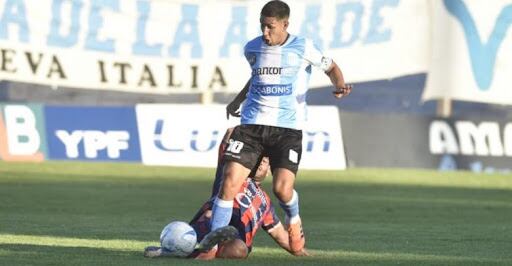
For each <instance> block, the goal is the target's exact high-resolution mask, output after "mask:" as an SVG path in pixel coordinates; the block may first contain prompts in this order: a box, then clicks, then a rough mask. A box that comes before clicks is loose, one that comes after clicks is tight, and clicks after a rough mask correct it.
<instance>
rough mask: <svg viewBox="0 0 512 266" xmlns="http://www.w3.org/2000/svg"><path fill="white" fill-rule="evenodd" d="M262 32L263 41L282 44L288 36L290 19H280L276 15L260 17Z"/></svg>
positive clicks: (268, 43) (269, 43) (270, 43)
mask: <svg viewBox="0 0 512 266" xmlns="http://www.w3.org/2000/svg"><path fill="white" fill-rule="evenodd" d="M260 26H261V32H262V33H263V41H265V43H266V44H267V45H270V46H272V45H280V44H282V43H283V42H284V41H285V40H286V37H287V36H288V33H287V32H286V29H287V28H288V19H287V18H284V19H278V18H274V17H263V16H262V17H260Z"/></svg>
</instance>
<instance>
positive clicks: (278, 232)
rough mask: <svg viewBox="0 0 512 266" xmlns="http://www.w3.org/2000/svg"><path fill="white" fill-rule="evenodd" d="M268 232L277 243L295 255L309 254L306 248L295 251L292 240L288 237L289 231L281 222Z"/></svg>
mask: <svg viewBox="0 0 512 266" xmlns="http://www.w3.org/2000/svg"><path fill="white" fill-rule="evenodd" d="M267 233H268V234H269V235H270V237H272V239H274V241H276V243H277V244H278V245H279V246H280V247H281V248H283V249H284V250H286V251H288V252H289V253H291V254H292V255H295V256H308V255H309V254H308V253H307V252H306V250H305V249H303V250H301V251H299V252H295V253H294V252H293V251H292V250H291V248H290V242H289V237H288V231H286V229H284V227H283V224H281V223H279V224H277V225H276V226H274V227H273V228H272V229H270V230H268V231H267Z"/></svg>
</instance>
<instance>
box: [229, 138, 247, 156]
mask: <svg viewBox="0 0 512 266" xmlns="http://www.w3.org/2000/svg"><path fill="white" fill-rule="evenodd" d="M243 146H244V143H243V142H241V141H238V140H231V139H230V140H229V146H228V148H227V149H226V150H227V151H229V152H232V153H240V151H241V150H242V147H243Z"/></svg>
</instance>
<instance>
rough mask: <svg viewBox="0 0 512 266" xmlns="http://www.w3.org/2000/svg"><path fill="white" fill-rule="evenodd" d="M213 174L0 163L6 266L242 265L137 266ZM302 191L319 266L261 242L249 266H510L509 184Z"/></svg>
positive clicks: (367, 174) (465, 181) (390, 174)
mask: <svg viewBox="0 0 512 266" xmlns="http://www.w3.org/2000/svg"><path fill="white" fill-rule="evenodd" d="M213 172H214V170H213V169H206V168H205V169H192V168H172V167H147V166H142V165H136V164H107V163H67V162H46V163H42V164H30V163H5V162H0V265H164V264H165V265H173V264H176V265H178V264H179V265H239V264H242V263H241V262H240V261H225V260H224V261H222V260H218V261H214V262H201V261H193V260H183V259H145V258H143V257H142V250H143V248H144V247H145V246H147V245H152V244H158V242H157V241H158V236H159V233H160V230H161V229H162V228H163V226H165V225H166V224H167V223H168V222H169V221H171V220H184V221H187V220H189V219H190V218H191V217H192V215H194V214H195V212H196V210H197V208H199V207H200V206H201V204H202V203H203V201H204V200H206V199H207V197H208V196H209V191H210V187H211V181H212V176H213ZM264 187H265V188H266V189H267V191H271V190H270V180H267V181H265V183H264ZM296 187H297V190H298V191H299V193H300V204H301V215H302V217H303V221H304V227H305V228H304V229H305V232H306V237H307V247H308V248H309V250H310V252H311V253H312V254H313V256H311V257H308V258H295V257H293V256H291V255H289V254H288V253H286V252H284V251H283V250H281V249H279V248H278V247H277V245H276V244H275V243H274V242H273V241H272V240H271V239H270V238H269V237H268V236H267V235H266V234H265V233H264V232H263V231H261V232H260V234H259V235H258V236H257V237H256V240H255V244H254V245H255V248H254V250H253V252H252V254H251V255H250V257H249V259H248V260H247V261H244V262H243V264H244V265H262V264H267V265H301V264H307V265H397V264H401V265H512V176H511V175H476V174H471V173H465V172H444V173H440V172H435V171H419V170H398V169H351V170H347V171H337V172H334V171H301V172H300V173H299V177H298V179H297V181H296ZM277 209H279V207H277ZM280 215H281V216H282V213H280Z"/></svg>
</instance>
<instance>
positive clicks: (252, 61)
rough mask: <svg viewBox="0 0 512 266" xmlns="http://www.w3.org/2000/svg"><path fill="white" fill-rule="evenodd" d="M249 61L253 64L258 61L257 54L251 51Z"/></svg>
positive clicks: (248, 56)
mask: <svg viewBox="0 0 512 266" xmlns="http://www.w3.org/2000/svg"><path fill="white" fill-rule="evenodd" d="M247 61H248V62H249V64H250V65H251V66H252V65H254V64H255V63H256V54H253V53H250V54H247Z"/></svg>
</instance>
